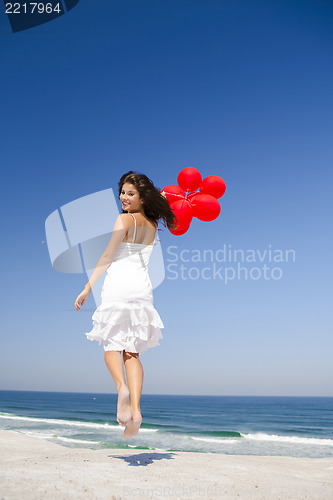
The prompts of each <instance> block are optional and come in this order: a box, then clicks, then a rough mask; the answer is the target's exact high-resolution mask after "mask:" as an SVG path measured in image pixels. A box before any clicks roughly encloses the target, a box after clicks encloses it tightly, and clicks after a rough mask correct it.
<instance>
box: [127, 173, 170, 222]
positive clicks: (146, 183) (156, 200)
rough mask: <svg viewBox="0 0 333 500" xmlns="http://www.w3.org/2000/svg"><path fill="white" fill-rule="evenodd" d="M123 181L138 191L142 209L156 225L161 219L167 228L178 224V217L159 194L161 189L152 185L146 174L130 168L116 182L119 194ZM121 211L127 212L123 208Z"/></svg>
mask: <svg viewBox="0 0 333 500" xmlns="http://www.w3.org/2000/svg"><path fill="white" fill-rule="evenodd" d="M125 182H128V183H129V184H133V185H134V186H135V187H136V189H137V190H138V191H139V194H140V198H141V199H142V200H143V211H144V213H145V215H146V217H147V218H148V219H151V220H152V221H154V223H155V224H156V225H158V221H159V220H160V219H162V223H163V221H165V223H166V224H164V223H163V225H164V226H167V227H168V229H174V228H175V227H176V226H177V224H178V219H177V217H176V216H175V214H174V213H173V211H172V210H171V208H170V205H169V202H168V201H167V199H166V198H165V197H164V196H163V195H162V194H161V190H160V189H159V188H157V187H155V186H154V183H153V181H152V180H150V179H149V178H148V177H147V176H146V175H144V174H139V173H137V172H133V170H130V171H129V172H127V173H126V174H124V175H122V176H121V178H120V181H119V182H118V190H119V193H118V194H119V196H118V198H120V194H121V191H122V189H123V185H124V184H125ZM122 213H127V212H126V210H123V212H122Z"/></svg>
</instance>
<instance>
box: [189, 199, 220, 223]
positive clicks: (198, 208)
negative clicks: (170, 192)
mask: <svg viewBox="0 0 333 500" xmlns="http://www.w3.org/2000/svg"><path fill="white" fill-rule="evenodd" d="M191 205H192V207H193V216H194V217H196V218H197V219H199V220H203V221H206V222H208V221H212V220H214V219H216V218H217V217H218V216H219V215H220V212H221V206H220V204H219V202H218V201H217V199H216V198H214V196H211V195H210V194H197V195H196V196H193V198H192V199H191Z"/></svg>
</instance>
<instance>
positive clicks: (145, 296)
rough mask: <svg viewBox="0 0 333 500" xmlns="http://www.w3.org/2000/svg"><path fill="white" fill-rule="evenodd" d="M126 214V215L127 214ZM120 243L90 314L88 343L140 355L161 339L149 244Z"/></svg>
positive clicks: (161, 325) (150, 246)
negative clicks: (97, 302)
mask: <svg viewBox="0 0 333 500" xmlns="http://www.w3.org/2000/svg"><path fill="white" fill-rule="evenodd" d="M128 213H130V212H128ZM131 215H132V216H133V217H134V222H135V228H134V235H133V241H132V242H131V243H127V242H121V243H120V244H119V246H118V248H117V250H116V252H115V255H114V258H113V261H112V263H111V265H110V266H109V267H108V269H107V271H106V273H107V274H106V277H105V280H104V284H103V288H102V294H101V298H102V302H101V305H100V306H99V307H97V309H96V310H95V312H94V314H93V315H92V320H93V329H92V330H91V331H90V332H89V333H86V334H85V335H86V336H87V339H88V340H97V341H98V342H99V345H101V343H103V347H104V351H123V350H125V351H127V352H134V353H140V354H143V353H144V352H145V351H146V350H147V349H148V348H149V347H155V346H157V345H160V344H159V342H158V341H159V340H160V339H163V336H162V333H161V330H160V328H164V325H163V322H162V320H161V318H160V316H159V314H158V312H157V311H156V309H155V308H154V305H153V302H154V299H153V287H152V284H151V280H150V277H149V274H148V263H149V259H150V255H151V252H152V250H153V248H154V244H155V240H156V235H157V230H156V234H155V238H154V242H153V244H152V245H145V244H142V243H134V241H135V235H136V218H135V216H134V215H133V214H131Z"/></svg>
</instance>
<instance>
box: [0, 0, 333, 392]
mask: <svg viewBox="0 0 333 500" xmlns="http://www.w3.org/2000/svg"><path fill="white" fill-rule="evenodd" d="M93 5H94V7H92V2H89V1H88V0H80V2H79V4H78V5H77V6H76V7H75V8H74V9H73V10H72V11H70V12H69V13H67V14H66V15H64V16H62V17H61V18H59V19H55V20H53V21H51V22H49V23H47V24H44V25H42V26H39V27H36V28H33V29H29V30H26V31H22V32H18V33H15V34H13V33H12V32H11V30H10V25H9V22H8V19H7V18H6V15H5V14H4V9H3V5H2V7H1V9H2V10H1V11H0V34H1V44H0V61H1V62H0V64H1V75H2V76H1V80H0V85H1V95H2V103H1V125H2V126H1V129H2V133H1V139H0V140H1V158H2V166H3V172H4V174H3V176H2V179H3V182H2V186H3V189H2V197H1V202H2V234H3V238H2V255H3V266H2V272H1V279H2V290H3V294H2V301H1V302H2V311H3V314H2V325H1V363H0V381H1V382H0V389H19V390H50V391H83V392H116V388H115V385H114V382H113V380H112V378H111V376H110V374H109V372H108V371H107V368H106V365H105V363H104V357H103V356H104V352H103V348H102V346H99V345H98V343H97V342H90V341H88V340H87V339H86V337H85V335H84V332H87V331H89V330H90V329H91V325H92V320H91V315H92V311H93V310H94V302H93V300H92V299H91V298H90V299H89V300H90V303H87V304H86V306H87V308H86V311H84V310H82V312H81V313H78V312H77V311H76V310H75V308H74V300H75V298H76V296H77V295H78V293H79V292H80V291H81V290H82V287H83V286H84V284H85V283H86V276H85V275H80V274H64V273H58V272H56V271H55V270H54V269H53V268H52V266H51V262H50V257H49V255H48V250H47V245H46V244H45V239H46V237H45V229H44V225H45V220H46V218H47V217H48V216H49V214H50V213H52V212H53V211H54V210H56V209H58V208H59V207H61V206H62V205H64V204H66V203H70V202H71V201H73V200H76V199H78V198H81V197H83V196H86V195H89V194H91V193H95V192H97V191H101V190H103V189H108V188H112V189H113V190H114V191H115V192H116V191H117V183H118V180H119V178H120V177H121V175H122V174H123V173H125V172H127V171H128V170H130V169H132V170H136V171H138V172H141V173H145V174H146V175H148V177H150V178H151V179H152V180H153V181H154V183H155V185H156V186H157V187H159V188H163V187H164V186H165V185H167V184H175V183H176V181H177V175H178V173H179V171H180V170H181V169H182V168H184V167H186V166H194V167H196V168H198V169H199V171H200V172H201V174H202V177H206V176H207V175H212V174H215V175H219V176H221V177H223V179H224V180H225V182H226V185H227V190H226V193H225V195H224V196H223V197H222V198H221V199H220V202H221V214H220V216H219V218H218V219H216V220H215V221H212V222H202V221H199V220H197V219H194V220H193V222H192V224H191V227H190V229H189V231H188V232H187V233H186V234H185V235H183V236H173V235H172V234H171V233H170V232H169V231H168V230H167V229H166V228H164V226H163V225H160V228H162V229H163V231H160V232H159V238H160V241H161V247H162V251H163V255H164V264H165V268H166V277H165V280H164V281H163V283H161V285H159V286H158V287H157V288H156V289H154V303H155V307H156V309H157V310H158V312H159V314H160V316H161V318H162V320H163V322H164V325H165V328H164V330H163V331H162V334H163V337H164V339H163V340H162V341H161V345H160V346H158V347H156V348H154V349H151V350H148V351H147V352H146V353H145V354H144V355H143V356H142V357H141V359H142V363H143V366H144V370H145V376H144V377H145V378H144V388H143V393H147V394H149V393H150V394H221V395H295V396H305V395H309V396H316V395H317V396H333V389H332V383H331V381H332V375H333V368H332V362H331V358H332V354H331V353H332V347H333V345H332V344H333V341H332V318H331V314H329V309H330V306H331V303H332V286H331V283H332V266H331V249H332V231H331V217H330V215H331V209H332V201H331V200H332V195H331V185H332V92H331V89H332V88H333V81H332V80H333V78H332V76H333V71H332V61H331V59H332V48H333V47H332V33H333V26H332V24H333V15H332V14H333V6H332V4H331V3H330V2H324V1H314V0H313V1H304V0H302V1H279V2H273V1H267V0H260V1H259V0H257V1H254V0H246V1H245V0H233V1H208V2H207V1H205V2H204V1H197V0H191V1H179V0H168V1H167V2H166V1H165V2H155V1H152V0H147V1H143V2H134V1H126V2H118V3H114V2H109V1H107V0H100V1H99V2H98V5H97V3H96V5H95V2H94V3H93ZM118 206H119V210H120V204H119V202H118ZM84 219H85V214H84V213H83V214H82V224H84ZM224 245H226V247H227V248H231V249H241V250H243V251H244V252H247V250H249V249H252V250H255V251H259V252H264V251H265V250H268V249H269V248H270V249H271V250H272V251H274V250H277V249H279V250H281V251H282V253H283V252H286V250H288V249H292V250H294V252H295V260H294V261H289V262H280V263H277V262H268V261H267V260H266V261H265V262H264V263H266V265H267V266H268V267H271V268H272V267H278V268H279V269H280V271H278V272H279V273H280V274H281V273H282V274H281V277H280V279H273V278H272V277H271V275H269V276H270V279H264V278H263V276H262V275H261V276H260V277H259V279H247V280H246V279H244V278H242V277H241V279H233V280H230V281H229V282H227V283H225V280H223V279H220V278H218V277H217V278H215V279H213V278H212V279H204V278H203V277H202V276H201V274H200V273H201V272H202V269H203V267H205V266H208V267H209V269H210V270H212V269H213V266H214V264H215V265H216V266H217V267H220V266H223V267H225V266H228V267H234V268H235V269H236V267H237V262H228V263H222V262H217V261H216V259H215V262H210V263H207V262H206V263H202V262H201V263H200V262H195V261H193V251H197V252H198V251H199V252H203V251H204V249H210V250H212V251H213V252H217V251H218V250H220V249H223V248H224ZM229 245H230V246H229ZM172 246H176V247H177V248H176V249H173V252H176V253H177V255H178V256H179V259H180V255H181V251H182V250H187V251H188V252H189V253H188V254H187V257H188V256H189V255H190V256H192V260H190V262H181V261H178V267H177V270H178V272H179V270H180V268H179V266H180V265H181V264H183V265H184V266H187V272H188V269H189V268H195V270H194V271H190V272H192V273H194V274H195V273H198V274H199V278H198V279H191V278H188V279H181V278H180V276H179V275H178V277H177V279H172V278H173V277H174V273H172V272H171V269H172V268H171V267H170V265H171V262H170V258H171V257H170V251H171V250H170V249H171V247H172ZM215 255H216V254H215ZM264 263H262V262H258V261H257V262H247V263H241V264H242V265H243V266H245V267H246V268H247V270H248V272H250V270H251V268H253V267H258V268H262V266H263V264H264ZM252 272H253V273H254V275H255V272H254V271H252ZM194 274H193V275H194ZM255 276H257V274H256V275H255ZM187 277H188V275H187ZM101 279H103V278H101ZM83 309H84V308H83Z"/></svg>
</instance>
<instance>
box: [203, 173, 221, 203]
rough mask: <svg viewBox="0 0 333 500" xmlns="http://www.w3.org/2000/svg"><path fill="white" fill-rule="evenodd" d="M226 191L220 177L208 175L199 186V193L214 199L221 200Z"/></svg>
mask: <svg viewBox="0 0 333 500" xmlns="http://www.w3.org/2000/svg"><path fill="white" fill-rule="evenodd" d="M225 190H226V185H225V182H224V180H223V179H222V177H219V176H218V175H209V176H208V177H205V178H204V179H203V181H202V183H201V184H200V193H202V194H210V195H211V196H214V198H221V196H223V195H224V193H225Z"/></svg>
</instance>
